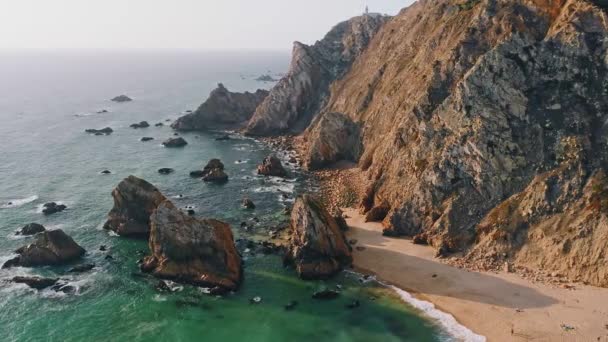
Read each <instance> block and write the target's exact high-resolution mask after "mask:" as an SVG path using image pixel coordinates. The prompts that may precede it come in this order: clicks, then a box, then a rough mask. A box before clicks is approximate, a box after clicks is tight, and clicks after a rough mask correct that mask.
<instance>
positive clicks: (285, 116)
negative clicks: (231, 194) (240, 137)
mask: <svg viewBox="0 0 608 342" xmlns="http://www.w3.org/2000/svg"><path fill="white" fill-rule="evenodd" d="M387 20H388V17H384V16H368V15H365V16H360V17H355V18H352V19H351V20H349V21H345V22H343V23H340V24H338V25H337V26H335V27H334V28H333V29H332V30H331V31H330V32H329V33H328V34H327V35H326V36H325V38H323V39H322V40H320V41H318V42H317V43H315V44H314V45H313V46H307V45H305V44H302V43H299V42H296V43H295V44H294V47H293V53H292V60H291V65H290V67H289V71H288V72H287V74H286V75H285V76H284V77H283V78H282V79H281V80H280V81H279V83H277V85H276V86H275V87H274V88H273V89H272V90H271V91H270V95H268V97H267V98H266V99H265V100H264V102H262V103H261V104H260V106H259V107H258V108H257V109H256V111H255V114H254V115H253V117H252V118H251V120H250V121H249V123H248V125H247V128H246V129H245V133H246V134H248V135H258V136H260V135H278V134H281V133H285V132H288V131H296V132H301V131H303V130H304V129H305V128H306V127H307V126H308V124H309V123H310V121H311V120H312V118H313V116H314V114H316V112H317V111H318V110H319V109H320V108H321V107H322V104H323V102H324V101H325V96H326V95H327V94H328V91H329V85H330V84H331V82H333V81H335V80H336V79H338V78H341V77H342V76H343V75H344V73H345V72H346V71H347V70H349V68H350V66H351V65H352V63H353V61H354V60H355V59H356V58H357V57H358V56H359V55H360V54H361V53H362V52H363V51H364V50H365V49H366V47H367V45H368V43H369V41H370V40H371V38H372V37H373V36H374V35H375V33H376V32H377V31H378V30H379V29H380V27H382V25H383V24H384V23H385V22H386V21H387Z"/></svg>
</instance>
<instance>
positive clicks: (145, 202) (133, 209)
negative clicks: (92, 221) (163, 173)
mask: <svg viewBox="0 0 608 342" xmlns="http://www.w3.org/2000/svg"><path fill="white" fill-rule="evenodd" d="M112 197H113V198H114V207H113V208H112V210H110V212H109V213H108V220H107V221H106V223H105V224H104V229H108V230H112V231H114V232H116V233H117V234H118V235H122V236H147V235H148V234H149V232H150V215H151V214H152V212H153V211H154V210H155V209H156V207H158V205H159V204H160V203H162V202H163V201H164V200H165V199H166V198H165V196H164V195H163V194H162V193H161V192H160V191H159V190H158V189H157V188H156V187H154V186H153V185H152V184H150V183H148V182H146V181H145V180H143V179H140V178H137V177H135V176H129V177H127V178H125V179H124V180H123V181H122V182H120V183H119V184H118V186H117V187H116V188H115V189H114V190H113V191H112Z"/></svg>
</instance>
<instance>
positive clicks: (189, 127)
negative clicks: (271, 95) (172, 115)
mask: <svg viewBox="0 0 608 342" xmlns="http://www.w3.org/2000/svg"><path fill="white" fill-rule="evenodd" d="M266 96H268V91H266V90H262V89H259V90H258V91H256V92H255V93H250V92H245V93H233V92H230V91H229V90H228V89H226V87H224V85H223V84H221V83H220V84H218V86H217V88H216V89H215V90H213V91H212V92H211V94H209V98H208V99H207V101H205V102H204V103H203V104H202V105H201V106H200V107H198V109H197V110H196V111H194V112H193V113H189V114H187V115H184V116H182V117H180V118H179V119H177V120H176V121H175V122H174V123H173V124H171V127H172V128H173V129H176V130H180V131H196V130H205V129H209V128H235V127H240V126H242V125H244V124H245V123H246V122H247V120H249V118H251V116H252V115H253V112H254V111H255V109H256V107H257V106H258V105H259V104H260V103H261V102H262V101H263V100H264V99H265V98H266Z"/></svg>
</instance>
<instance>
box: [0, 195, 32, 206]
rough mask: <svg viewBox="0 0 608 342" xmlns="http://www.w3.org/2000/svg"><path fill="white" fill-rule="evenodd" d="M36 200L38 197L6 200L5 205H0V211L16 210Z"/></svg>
mask: <svg viewBox="0 0 608 342" xmlns="http://www.w3.org/2000/svg"><path fill="white" fill-rule="evenodd" d="M37 199H38V196H36V195H33V196H30V197H26V198H20V199H14V200H8V201H6V203H4V204H2V205H0V209H9V208H18V207H20V206H22V205H25V204H28V203H32V202H34V201H35V200H37Z"/></svg>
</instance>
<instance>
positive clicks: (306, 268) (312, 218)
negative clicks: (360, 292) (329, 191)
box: [285, 195, 352, 279]
mask: <svg viewBox="0 0 608 342" xmlns="http://www.w3.org/2000/svg"><path fill="white" fill-rule="evenodd" d="M290 229H291V237H290V246H289V251H288V252H287V254H286V256H285V260H286V262H288V263H293V264H294V265H295V267H296V271H297V272H298V275H299V276H300V277H301V278H303V279H324V278H328V277H330V276H332V275H334V274H335V273H337V272H339V271H341V270H342V269H343V268H344V267H347V266H349V265H350V264H351V263H352V256H351V251H350V247H349V245H348V243H347V241H346V239H345V237H344V234H343V233H342V231H341V230H340V227H339V226H338V224H337V223H336V221H335V219H334V218H333V217H332V216H331V215H330V214H329V213H328V212H327V210H326V209H325V208H324V207H323V205H322V204H321V203H320V202H319V201H317V200H316V199H314V198H313V197H312V196H310V195H303V196H302V197H299V198H298V199H297V200H296V202H295V204H294V206H293V209H292V211H291V222H290Z"/></svg>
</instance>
